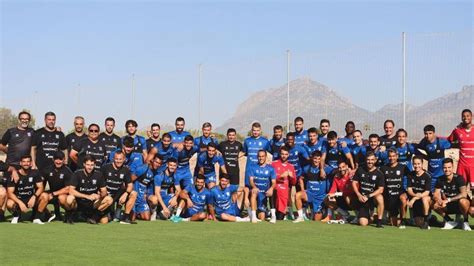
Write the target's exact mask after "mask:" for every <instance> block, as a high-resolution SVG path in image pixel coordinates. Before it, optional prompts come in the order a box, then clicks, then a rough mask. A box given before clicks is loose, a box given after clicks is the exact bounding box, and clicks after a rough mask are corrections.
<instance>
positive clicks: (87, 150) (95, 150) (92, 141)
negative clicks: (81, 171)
mask: <svg viewBox="0 0 474 266" xmlns="http://www.w3.org/2000/svg"><path fill="white" fill-rule="evenodd" d="M88 132H89V134H88V135H87V138H86V139H83V140H81V141H80V142H78V143H76V144H74V146H73V147H72V150H71V153H70V154H69V157H71V160H73V161H74V162H75V163H76V164H77V165H78V167H81V168H82V165H83V159H84V157H85V156H86V155H90V156H91V157H92V158H93V159H94V161H95V169H96V170H100V167H101V166H102V164H104V162H105V161H106V159H107V157H106V156H107V151H106V149H105V145H104V143H103V142H102V141H100V139H99V132H100V127H99V125H97V124H91V125H90V126H89V128H88Z"/></svg>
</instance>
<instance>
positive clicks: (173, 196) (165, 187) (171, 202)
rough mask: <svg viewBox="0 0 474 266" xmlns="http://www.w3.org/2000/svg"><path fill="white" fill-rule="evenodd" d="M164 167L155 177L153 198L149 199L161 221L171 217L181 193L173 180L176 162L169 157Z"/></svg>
mask: <svg viewBox="0 0 474 266" xmlns="http://www.w3.org/2000/svg"><path fill="white" fill-rule="evenodd" d="M166 165H167V167H166V169H165V170H164V171H163V172H161V173H158V175H156V176H155V180H154V184H155V195H154V196H155V197H153V198H151V199H150V201H151V202H152V204H153V206H156V207H157V208H158V211H159V212H158V216H159V218H160V219H161V220H167V219H169V218H170V217H171V213H172V212H173V209H174V208H175V207H177V205H178V195H179V193H180V192H181V191H180V189H179V186H176V181H175V178H174V175H175V173H176V168H177V166H178V161H177V160H176V159H175V158H173V157H171V158H169V159H168V161H167V163H166Z"/></svg>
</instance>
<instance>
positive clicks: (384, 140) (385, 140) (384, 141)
mask: <svg viewBox="0 0 474 266" xmlns="http://www.w3.org/2000/svg"><path fill="white" fill-rule="evenodd" d="M395 145H397V135H395V136H393V137H391V138H390V137H388V136H387V135H383V136H381V137H380V146H385V147H387V149H388V148H390V147H393V146H395Z"/></svg>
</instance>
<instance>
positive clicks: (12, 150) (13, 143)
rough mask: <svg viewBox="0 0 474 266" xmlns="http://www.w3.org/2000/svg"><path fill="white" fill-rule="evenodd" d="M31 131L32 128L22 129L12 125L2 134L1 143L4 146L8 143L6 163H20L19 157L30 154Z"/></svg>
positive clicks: (32, 131)
mask: <svg viewBox="0 0 474 266" xmlns="http://www.w3.org/2000/svg"><path fill="white" fill-rule="evenodd" d="M33 133H34V130H33V129H32V128H27V129H24V130H23V129H19V128H18V127H13V128H10V129H8V130H7V131H6V132H5V134H3V137H2V140H1V143H2V144H3V145H5V146H7V145H8V152H7V160H6V163H7V164H10V165H20V158H21V157H22V156H24V155H28V154H30V151H31V142H32V140H33Z"/></svg>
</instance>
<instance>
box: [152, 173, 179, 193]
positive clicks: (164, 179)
mask: <svg viewBox="0 0 474 266" xmlns="http://www.w3.org/2000/svg"><path fill="white" fill-rule="evenodd" d="M166 172H167V171H166V170H165V171H163V172H161V173H158V174H157V175H156V176H155V180H154V183H155V187H160V194H161V196H166V195H168V194H171V193H173V190H174V186H175V185H179V183H177V182H176V180H175V178H174V173H172V174H171V175H168V174H167V173H166Z"/></svg>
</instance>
